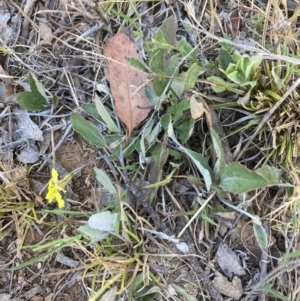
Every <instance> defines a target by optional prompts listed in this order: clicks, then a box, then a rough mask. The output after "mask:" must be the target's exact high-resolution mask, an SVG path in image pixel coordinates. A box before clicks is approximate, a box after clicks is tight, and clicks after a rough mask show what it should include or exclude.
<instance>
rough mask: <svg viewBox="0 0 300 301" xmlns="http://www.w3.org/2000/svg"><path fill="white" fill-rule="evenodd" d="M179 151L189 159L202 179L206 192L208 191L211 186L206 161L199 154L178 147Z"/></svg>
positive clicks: (210, 172)
mask: <svg viewBox="0 0 300 301" xmlns="http://www.w3.org/2000/svg"><path fill="white" fill-rule="evenodd" d="M180 150H181V151H182V152H184V153H185V154H186V155H188V156H189V157H190V159H191V160H192V161H193V163H194V164H195V165H196V167H197V168H198V170H199V171H200V173H201V174H202V176H203V178H204V182H205V185H206V189H207V191H209V190H210V186H211V184H212V170H211V168H210V167H209V165H208V163H207V160H206V159H205V158H204V157H203V156H202V155H201V154H199V153H196V152H194V151H192V150H190V149H187V148H185V147H183V146H180Z"/></svg>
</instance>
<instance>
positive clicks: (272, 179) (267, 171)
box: [255, 165, 282, 185]
mask: <svg viewBox="0 0 300 301" xmlns="http://www.w3.org/2000/svg"><path fill="white" fill-rule="evenodd" d="M255 172H256V173H257V174H259V175H261V176H262V177H263V178H264V179H265V180H266V181H267V182H268V184H269V185H271V184H278V183H279V182H280V178H281V176H282V171H281V170H280V169H278V168H275V167H272V166H269V165H264V166H263V167H260V168H258V169H257V170H256V171H255Z"/></svg>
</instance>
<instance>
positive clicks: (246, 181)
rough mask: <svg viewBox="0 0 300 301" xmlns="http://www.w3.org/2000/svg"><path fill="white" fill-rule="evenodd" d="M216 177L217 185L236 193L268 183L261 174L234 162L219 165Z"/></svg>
mask: <svg viewBox="0 0 300 301" xmlns="http://www.w3.org/2000/svg"><path fill="white" fill-rule="evenodd" d="M218 177H219V183H218V186H219V187H221V188H222V189H223V190H225V191H229V192H232V193H236V194H237V193H244V192H248V191H251V190H255V189H258V188H262V187H265V186H266V185H267V184H268V182H267V181H266V180H265V179H264V178H263V177H262V176H260V175H259V174H257V173H256V172H254V171H251V170H249V169H247V168H246V167H245V166H243V165H240V164H239V163H236V162H234V163H231V164H229V165H226V166H223V167H221V168H220V172H219V174H218Z"/></svg>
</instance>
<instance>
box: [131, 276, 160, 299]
mask: <svg viewBox="0 0 300 301" xmlns="http://www.w3.org/2000/svg"><path fill="white" fill-rule="evenodd" d="M148 283H149V284H148V285H146V284H145V283H144V276H143V274H138V275H137V276H136V277H135V278H134V280H133V282H132V284H131V285H130V290H129V292H130V300H136V301H151V300H153V298H154V297H155V295H156V292H153V290H152V288H155V286H156V283H155V281H153V280H152V279H150V281H149V282H148Z"/></svg>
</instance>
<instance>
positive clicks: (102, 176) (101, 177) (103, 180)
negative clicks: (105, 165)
mask: <svg viewBox="0 0 300 301" xmlns="http://www.w3.org/2000/svg"><path fill="white" fill-rule="evenodd" d="M94 172H95V178H96V180H97V182H98V183H99V184H100V185H101V186H102V187H103V188H104V189H106V190H107V191H108V192H109V193H110V194H112V195H117V191H116V189H115V187H114V185H113V183H112V182H111V180H110V178H109V177H108V175H107V174H106V173H105V172H104V171H103V170H101V169H99V168H97V167H95V168H94Z"/></svg>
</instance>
